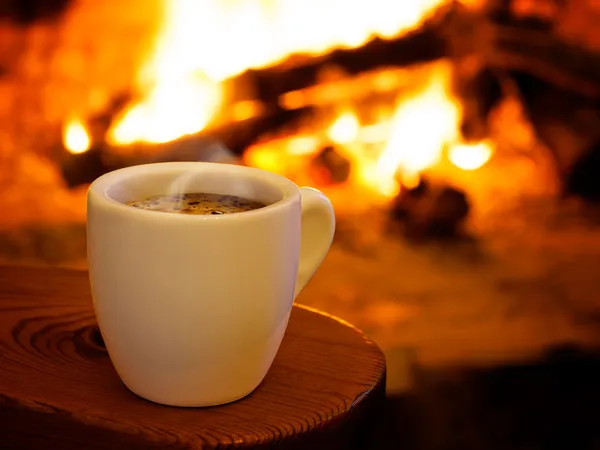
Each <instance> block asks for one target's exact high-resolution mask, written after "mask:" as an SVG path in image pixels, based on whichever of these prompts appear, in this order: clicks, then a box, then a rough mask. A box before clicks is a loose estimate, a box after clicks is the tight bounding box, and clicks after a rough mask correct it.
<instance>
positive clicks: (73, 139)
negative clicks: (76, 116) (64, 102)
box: [63, 120, 91, 154]
mask: <svg viewBox="0 0 600 450" xmlns="http://www.w3.org/2000/svg"><path fill="white" fill-rule="evenodd" d="M63 145H64V146H65V148H66V149H67V150H68V151H69V152H70V153H73V154H79V153H85V152H87V151H88V150H89V149H90V147H91V139H90V136H89V134H88V132H87V130H86V129H85V127H84V126H83V123H82V122H81V121H79V120H71V121H70V122H68V123H67V124H66V125H65V128H64V130H63Z"/></svg>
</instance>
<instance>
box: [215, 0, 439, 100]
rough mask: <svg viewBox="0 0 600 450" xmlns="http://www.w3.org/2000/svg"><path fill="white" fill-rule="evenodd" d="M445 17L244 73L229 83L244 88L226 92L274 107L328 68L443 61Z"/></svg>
mask: <svg viewBox="0 0 600 450" xmlns="http://www.w3.org/2000/svg"><path fill="white" fill-rule="evenodd" d="M446 17H447V11H446V9H444V10H443V11H441V12H440V13H439V15H436V16H435V17H434V18H432V19H431V20H429V21H428V22H426V23H425V24H423V26H421V27H420V28H419V29H418V30H416V31H413V32H411V33H408V34H406V35H404V36H402V37H400V38H396V39H392V40H384V39H374V40H373V41H371V42H369V43H367V44H365V45H363V46H361V47H358V48H354V49H342V50H335V51H333V52H331V53H328V54H327V55H324V56H322V57H293V58H291V59H290V60H289V61H288V62H287V63H284V64H281V65H278V66H271V67H266V68H261V69H253V70H248V71H246V72H245V73H243V74H241V75H240V76H238V77H236V78H235V79H233V80H231V81H230V83H232V84H233V85H234V86H240V85H241V86H244V87H245V88H244V89H231V88H228V89H226V91H228V92H232V91H233V92H241V93H243V94H244V95H247V94H248V90H249V89H250V90H251V91H252V93H253V95H255V96H257V97H258V98H260V99H261V100H262V101H263V102H265V104H267V105H277V104H278V102H279V98H280V97H281V96H282V95H283V94H285V93H288V92H292V91H296V90H300V89H304V88H306V87H309V86H314V85H316V84H319V82H320V77H321V74H322V73H323V71H324V70H326V69H327V68H328V67H336V68H339V69H340V70H342V71H343V72H344V73H346V74H348V75H350V76H352V75H356V74H359V73H363V72H368V71H372V70H375V69H382V68H386V67H388V68H389V67H404V66H410V65H413V64H418V63H425V62H431V61H435V60H438V59H441V58H444V57H446V56H448V52H447V48H446V40H445V37H444V32H443V31H442V30H443V29H444V27H446ZM248 86H251V88H248ZM233 100H240V99H233Z"/></svg>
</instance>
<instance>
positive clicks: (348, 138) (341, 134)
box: [328, 112, 360, 144]
mask: <svg viewBox="0 0 600 450" xmlns="http://www.w3.org/2000/svg"><path fill="white" fill-rule="evenodd" d="M359 129H360V124H359V123H358V119H357V118H356V116H355V115H354V114H352V113H350V112H349V113H345V114H342V115H341V116H340V117H338V118H337V120H336V121H335V122H334V123H333V125H332V126H331V127H330V128H329V130H328V136H329V139H331V140H332V141H333V142H335V143H336V144H349V143H351V142H354V141H355V140H356V138H357V137H358V132H359Z"/></svg>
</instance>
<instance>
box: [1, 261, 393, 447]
mask: <svg viewBox="0 0 600 450" xmlns="http://www.w3.org/2000/svg"><path fill="white" fill-rule="evenodd" d="M384 401H385V360H384V357H383V355H382V353H381V351H380V350H379V348H378V347H377V346H376V345H375V344H374V343H373V342H371V341H369V340H368V339H367V338H366V337H365V336H364V335H363V334H362V333H361V332H360V331H358V330H357V329H355V328H353V327H352V326H350V325H349V324H347V323H344V322H343V321H341V320H339V319H336V318H333V317H330V316H327V315H325V314H323V313H319V312H317V311H315V310H311V309H308V308H307V307H303V306H295V307H294V311H293V313H292V315H291V319H290V322H289V327H288V331H287V333H286V335H285V338H284V340H283V343H282V344H281V348H280V350H279V353H278V355H277V357H276V359H275V362H274V363H273V366H272V367H271V369H270V370H269V372H268V374H267V376H266V378H265V380H264V381H263V383H262V384H261V385H260V386H259V387H258V388H257V389H256V391H255V392H254V393H253V394H251V395H250V396H248V397H246V398H244V399H242V400H239V401H237V402H234V403H230V404H228V405H223V406H218V407H211V408H174V407H167V406H161V405H157V404H154V403H151V402H148V401H146V400H143V399H141V398H139V397H137V396H136V395H134V394H133V393H131V392H130V391H129V390H127V388H126V387H125V386H124V385H123V384H122V383H121V381H120V380H119V378H118V376H117V374H116V372H115V371H114V369H113V366H112V364H111V362H110V359H109V357H108V354H107V353H106V350H105V349H104V347H103V343H102V338H101V335H100V333H99V332H98V330H97V328H96V324H95V318H94V313H93V309H92V302H91V297H90V293H89V284H88V278H87V273H86V272H84V271H71V270H61V269H34V268H24V267H0V448H2V449H19V450H23V449H30V448H35V449H40V448H43V449H60V450H68V449H89V450H91V449H111V450H116V449H121V448H123V449H125V448H126V449H148V448H169V449H184V448H193V449H207V448H219V449H221V448H238V447H243V448H272V447H276V448H308V449H318V448H324V449H328V450H331V449H342V448H361V447H362V445H364V442H363V440H364V439H365V438H366V437H367V435H368V432H369V429H370V426H371V425H372V424H373V423H372V422H373V421H374V420H377V417H378V413H379V411H380V410H381V409H382V408H381V406H382V403H383V402H384Z"/></svg>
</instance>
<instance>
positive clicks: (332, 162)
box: [310, 146, 351, 185]
mask: <svg viewBox="0 0 600 450" xmlns="http://www.w3.org/2000/svg"><path fill="white" fill-rule="evenodd" d="M350 169H351V163H350V161H349V160H348V159H347V158H346V157H344V156H343V155H341V154H340V153H339V152H338V151H336V149H335V148H333V147H332V146H327V147H325V148H324V149H323V150H321V151H320V152H319V153H318V154H317V155H315V157H314V158H313V159H312V161H311V163H310V171H311V172H312V174H311V175H312V176H313V177H314V179H315V180H318V181H319V183H323V184H325V185H328V184H339V183H343V182H344V181H346V180H347V179H348V177H349V176H350Z"/></svg>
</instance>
